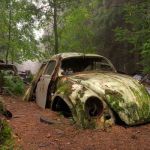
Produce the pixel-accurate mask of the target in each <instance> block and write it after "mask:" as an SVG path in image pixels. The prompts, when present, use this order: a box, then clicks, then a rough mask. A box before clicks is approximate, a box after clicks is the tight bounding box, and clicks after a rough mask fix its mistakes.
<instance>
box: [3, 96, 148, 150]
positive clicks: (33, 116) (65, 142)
mask: <svg viewBox="0 0 150 150" xmlns="http://www.w3.org/2000/svg"><path fill="white" fill-rule="evenodd" d="M4 99H5V102H6V105H7V108H8V109H9V110H10V111H11V112H12V113H13V115H14V118H12V119H11V120H10V125H11V126H12V128H13V131H14V136H15V137H16V143H17V144H18V145H20V147H21V149H23V150H109V149H110V150H120V149H121V150H122V149H128V150H129V149H131V150H132V149H133V150H143V149H144V150H148V149H150V124H147V125H142V126H138V127H130V128H125V127H122V126H119V125H116V126H114V127H112V128H111V129H109V130H107V131H101V130H81V129H77V127H76V126H75V125H73V124H72V123H71V121H70V120H68V119H65V118H64V117H62V116H60V115H58V114H56V113H54V112H52V111H50V110H42V109H41V108H39V107H38V106H37V105H36V104H35V103H27V102H22V101H21V100H19V99H12V98H9V97H4ZM41 116H47V117H48V118H50V119H51V120H55V121H56V122H57V123H55V124H52V125H48V124H45V123H41V122H40V117H41Z"/></svg>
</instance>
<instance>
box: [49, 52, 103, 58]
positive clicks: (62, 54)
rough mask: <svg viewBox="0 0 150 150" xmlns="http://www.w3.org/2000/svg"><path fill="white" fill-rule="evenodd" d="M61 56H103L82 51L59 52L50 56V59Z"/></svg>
mask: <svg viewBox="0 0 150 150" xmlns="http://www.w3.org/2000/svg"><path fill="white" fill-rule="evenodd" d="M59 56H60V57H62V58H63V59H64V58H69V57H78V56H91V57H96V56H97V57H103V56H101V55H97V54H84V53H59V54H57V55H54V56H52V59H55V58H57V57H59Z"/></svg>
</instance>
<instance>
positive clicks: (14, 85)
mask: <svg viewBox="0 0 150 150" xmlns="http://www.w3.org/2000/svg"><path fill="white" fill-rule="evenodd" d="M0 77H1V78H3V79H4V80H3V85H2V86H3V87H5V88H6V90H8V92H11V93H13V94H15V95H22V94H23V93H24V90H25V85H24V83H23V81H22V79H20V77H19V76H14V75H12V74H9V73H8V72H6V71H1V74H0Z"/></svg>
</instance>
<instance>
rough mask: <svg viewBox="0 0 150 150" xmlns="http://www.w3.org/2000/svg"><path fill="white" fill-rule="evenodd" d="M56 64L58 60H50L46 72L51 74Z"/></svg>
mask: <svg viewBox="0 0 150 150" xmlns="http://www.w3.org/2000/svg"><path fill="white" fill-rule="evenodd" d="M55 66H56V61H50V62H49V63H48V65H47V67H46V70H45V72H44V74H45V75H51V74H52V73H53V71H54V69H55Z"/></svg>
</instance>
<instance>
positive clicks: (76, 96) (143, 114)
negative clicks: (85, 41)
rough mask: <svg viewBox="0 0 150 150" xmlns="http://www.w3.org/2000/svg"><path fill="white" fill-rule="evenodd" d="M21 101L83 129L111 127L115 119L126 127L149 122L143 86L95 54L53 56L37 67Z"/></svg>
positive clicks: (149, 99) (149, 107)
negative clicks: (46, 110) (71, 119)
mask: <svg viewBox="0 0 150 150" xmlns="http://www.w3.org/2000/svg"><path fill="white" fill-rule="evenodd" d="M24 99H25V100H28V101H29V100H35V101H36V103H37V104H38V105H39V106H40V107H42V108H46V107H50V108H51V109H52V110H53V111H60V112H62V113H63V114H64V115H65V116H67V117H71V116H72V118H73V119H74V121H75V122H76V123H77V124H78V125H80V126H82V127H85V128H88V127H94V128H95V127H99V128H104V127H107V126H111V125H113V124H114V123H115V121H116V118H119V119H120V120H121V121H123V122H124V123H125V124H127V125H130V126H132V125H138V124H142V123H146V122H149V121H150V95H149V94H148V92H147V91H146V89H145V87H144V86H143V85H142V84H141V83H140V82H139V81H138V80H135V79H133V78H132V77H130V76H127V75H123V74H119V73H117V71H116V69H115V68H114V66H113V65H112V63H111V62H110V61H109V60H108V59H107V58H105V57H103V56H100V55H96V54H82V53H62V54H57V55H55V56H53V57H52V58H51V59H50V60H49V61H48V62H47V63H46V64H43V65H42V66H41V68H40V70H39V72H38V73H37V75H36V76H35V77H34V80H33V82H32V84H31V86H30V88H29V89H28V91H27V93H26V95H25V97H24Z"/></svg>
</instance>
